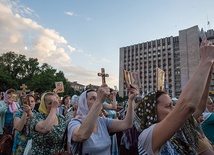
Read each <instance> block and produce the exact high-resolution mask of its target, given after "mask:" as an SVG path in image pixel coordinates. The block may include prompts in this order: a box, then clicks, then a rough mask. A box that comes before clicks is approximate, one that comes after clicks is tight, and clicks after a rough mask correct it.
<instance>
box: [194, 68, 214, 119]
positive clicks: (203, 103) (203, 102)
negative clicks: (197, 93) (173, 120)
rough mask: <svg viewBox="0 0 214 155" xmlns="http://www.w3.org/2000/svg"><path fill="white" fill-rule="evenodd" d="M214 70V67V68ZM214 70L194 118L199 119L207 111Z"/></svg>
mask: <svg viewBox="0 0 214 155" xmlns="http://www.w3.org/2000/svg"><path fill="white" fill-rule="evenodd" d="M212 69H213V67H212ZM212 69H211V71H210V75H209V77H208V80H207V84H206V87H205V90H204V92H203V95H202V98H201V100H200V103H199V105H198V107H197V109H196V111H195V112H194V113H193V115H194V117H195V118H196V119H197V118H198V117H199V116H200V115H201V114H202V113H203V112H204V110H205V109H206V103H207V100H208V96H209V87H210V82H211V76H212Z"/></svg>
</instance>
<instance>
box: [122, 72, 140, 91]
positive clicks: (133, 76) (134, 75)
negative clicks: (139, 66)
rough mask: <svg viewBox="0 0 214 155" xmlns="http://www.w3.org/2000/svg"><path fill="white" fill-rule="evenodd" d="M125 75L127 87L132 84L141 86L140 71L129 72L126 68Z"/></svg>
mask: <svg viewBox="0 0 214 155" xmlns="http://www.w3.org/2000/svg"><path fill="white" fill-rule="evenodd" d="M124 77H125V81H126V86H127V88H130V84H132V85H134V86H136V87H137V88H141V84H140V78H139V74H138V72H129V71H127V70H124Z"/></svg>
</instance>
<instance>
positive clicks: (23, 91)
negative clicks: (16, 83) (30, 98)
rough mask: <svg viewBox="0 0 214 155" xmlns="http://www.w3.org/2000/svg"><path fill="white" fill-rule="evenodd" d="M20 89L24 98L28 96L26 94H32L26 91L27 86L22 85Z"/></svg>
mask: <svg viewBox="0 0 214 155" xmlns="http://www.w3.org/2000/svg"><path fill="white" fill-rule="evenodd" d="M20 88H21V89H22V90H21V91H22V93H23V95H24V96H26V92H30V90H26V88H27V86H26V85H25V84H22V85H21V86H20Z"/></svg>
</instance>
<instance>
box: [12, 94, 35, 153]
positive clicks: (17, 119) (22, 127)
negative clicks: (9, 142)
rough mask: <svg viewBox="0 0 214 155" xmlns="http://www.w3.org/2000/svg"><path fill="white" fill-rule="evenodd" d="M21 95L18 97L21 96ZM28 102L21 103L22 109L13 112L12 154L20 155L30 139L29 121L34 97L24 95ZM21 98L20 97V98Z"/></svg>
mask: <svg viewBox="0 0 214 155" xmlns="http://www.w3.org/2000/svg"><path fill="white" fill-rule="evenodd" d="M23 97H24V96H21V97H20V98H23ZM26 98H27V101H28V103H27V104H23V103H22V105H21V106H22V109H20V110H19V111H16V112H15V113H14V116H13V117H14V118H13V122H14V124H13V127H14V129H15V131H16V132H15V137H14V142H13V148H12V155H22V154H23V153H24V151H25V147H26V145H27V142H28V140H30V139H31V138H30V123H31V118H32V116H33V113H36V111H33V109H34V106H35V99H34V96H33V95H27V96H26ZM21 100H22V99H21Z"/></svg>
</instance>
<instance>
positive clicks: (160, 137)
mask: <svg viewBox="0 0 214 155" xmlns="http://www.w3.org/2000/svg"><path fill="white" fill-rule="evenodd" d="M200 56H201V60H200V63H199V65H198V67H197V69H196V71H195V73H194V74H193V75H192V77H191V79H190V80H189V82H188V83H187V85H186V87H185V88H184V90H183V91H182V93H181V95H180V97H179V99H178V101H177V103H176V105H175V106H173V102H172V99H171V98H170V96H169V95H168V94H167V93H165V92H163V91H157V92H155V91H154V92H150V93H149V94H147V95H146V96H145V97H144V99H143V102H142V103H141V104H140V105H139V109H138V111H137V114H138V116H139V117H140V118H141V129H142V130H143V131H142V132H141V134H140V136H139V138H138V140H139V142H138V144H139V150H141V149H144V150H145V151H146V152H147V153H148V154H149V155H153V154H190V155H191V154H198V153H197V148H198V147H200V145H199V146H198V145H197V144H198V139H199V138H200V134H199V133H198V132H197V131H196V129H195V125H196V121H195V119H194V117H195V118H198V117H199V116H200V115H201V113H202V112H203V111H204V109H205V106H206V105H205V104H206V100H207V96H208V90H209V85H210V79H211V73H212V68H213V62H214V46H213V45H211V44H210V43H209V42H207V41H206V40H203V42H202V45H201V47H200ZM139 153H140V152H139ZM201 154H213V150H211V149H206V150H205V151H204V152H202V153H201Z"/></svg>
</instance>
